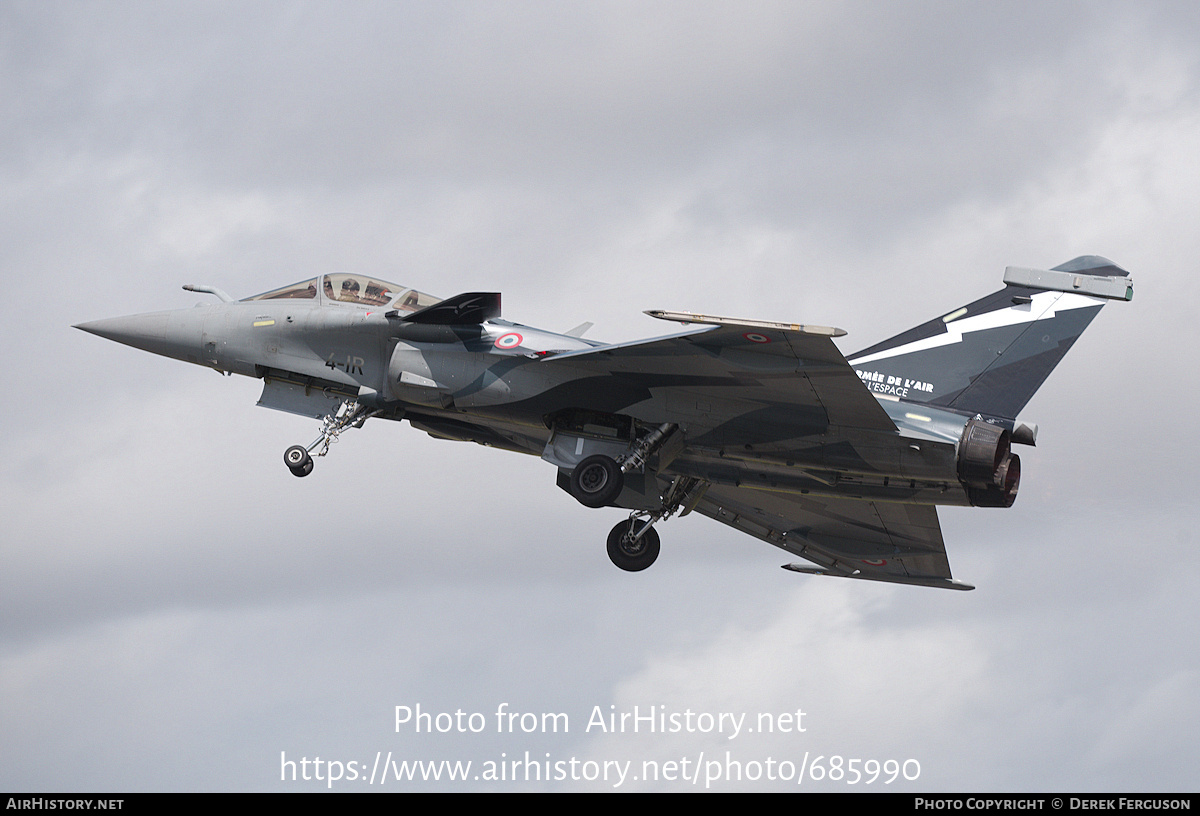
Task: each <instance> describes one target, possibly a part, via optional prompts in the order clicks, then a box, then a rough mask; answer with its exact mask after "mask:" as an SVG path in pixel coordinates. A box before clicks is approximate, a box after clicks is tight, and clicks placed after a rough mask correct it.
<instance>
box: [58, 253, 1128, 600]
mask: <svg viewBox="0 0 1200 816" xmlns="http://www.w3.org/2000/svg"><path fill="white" fill-rule="evenodd" d="M1004 284H1005V286H1004V288H1003V289H1001V290H1000V291H998V292H995V293H993V294H991V295H988V296H987V297H984V298H982V299H980V300H977V301H975V302H973V303H970V304H968V305H966V306H963V307H961V308H958V309H954V310H952V311H950V312H946V313H944V314H942V315H939V316H938V317H935V318H934V319H932V320H930V321H928V322H926V323H922V324H921V325H919V326H917V327H915V328H913V329H910V330H909V331H906V332H903V333H902V334H899V335H897V336H896V337H893V338H891V339H890V340H885V341H884V342H881V343H878V344H876V345H874V346H871V347H870V348H866V349H863V350H862V351H860V352H858V353H857V354H852V355H850V356H849V357H845V356H843V355H842V353H841V352H840V351H839V350H838V348H837V346H836V345H834V342H833V338H835V337H840V336H842V335H844V334H845V332H844V331H842V330H840V329H835V328H829V327H824V326H812V325H800V324H794V323H790V324H789V323H773V322H765V321H759V320H741V319H735V318H729V317H716V316H712V315H704V314H691V313H687V312H666V311H649V312H646V314H649V315H651V316H652V317H656V318H659V319H662V320H666V321H674V322H676V323H680V324H683V325H684V326H686V328H684V329H683V330H681V331H678V332H675V333H672V334H667V335H665V336H660V337H654V338H651V339H646V340H638V341H634V342H627V343H616V344H606V343H600V342H596V341H593V340H590V339H585V338H584V337H583V335H584V334H585V333H586V332H587V330H588V329H589V328H590V327H591V324H590V323H584V324H583V325H581V326H579V327H577V328H575V329H572V330H571V331H568V332H566V333H565V334H559V333H557V332H551V331H545V330H543V329H535V328H530V327H528V326H523V325H521V324H519V323H512V322H509V321H507V320H504V319H501V317H500V295H499V294H498V293H494V292H468V293H465V294H460V295H456V296H455V297H451V298H449V299H446V300H440V299H438V298H436V297H433V296H431V295H428V294H425V293H424V292H419V291H417V290H415V289H409V288H408V287H406V286H399V285H397V284H394V283H389V282H388V281H385V280H382V279H379V278H376V277H373V276H369V275H360V274H345V273H343V274H328V275H320V276H318V277H315V278H312V279H310V280H305V281H301V282H300V283H295V284H292V285H290V286H284V287H282V288H280V289H275V290H272V291H270V292H266V293H264V294H261V295H256V296H254V297H250V298H246V299H244V300H234V299H233V298H231V297H230V296H229V295H227V294H226V293H225V292H224V291H222V290H220V289H217V288H214V287H212V286H191V285H189V286H185V287H184V289H187V290H189V291H192V292H203V293H207V294H210V295H214V296H216V298H217V299H218V300H219V301H220V302H219V303H210V304H208V305H199V306H196V307H194V308H191V309H179V310H174V311H165V312H153V313H150V314H139V315H132V316H129V317H118V318H112V319H108V320H97V321H93V322H90V323H83V324H80V325H78V326H77V327H76V328H79V329H82V330H84V331H86V332H90V333H92V334H96V335H99V336H101V337H105V338H108V339H110V340H115V341H117V342H119V343H125V344H126V345H130V346H134V347H136V348H140V349H144V350H146V351H150V352H153V353H155V354H161V355H164V356H167V357H173V358H175V359H178V360H183V361H185V362H189V363H195V364H197V365H201V366H207V367H210V368H214V369H216V370H217V371H219V372H222V373H224V374H242V375H245V376H248V377H256V378H258V379H261V380H262V381H263V391H262V397H261V398H260V399H259V402H258V404H259V405H262V406H265V407H267V408H274V409H277V410H281V411H289V412H292V413H297V414H303V415H307V416H309V417H312V418H314V419H319V420H320V422H321V430H320V433H319V435H318V436H317V438H316V440H315V441H313V442H312V444H310V445H307V446H305V445H295V446H292V447H290V448H288V449H287V450H286V451H285V452H284V455H283V460H284V463H285V464H286V465H287V467H288V468H289V469H290V470H291V472H292V473H294V474H295V475H296V476H308V475H309V474H310V473H311V472H312V470H313V462H314V457H321V456H324V455H325V454H326V453H327V452H328V451H329V448H330V443H331V442H333V441H334V440H335V439H336V438H337V437H338V435H339V434H341V433H342V432H344V431H346V430H347V429H350V428H357V427H361V426H362V424H363V423H364V422H365V421H366V420H368V419H392V420H407V421H408V423H409V424H410V425H412V426H413V427H414V428H417V429H419V430H422V431H425V432H426V433H428V434H430V435H431V436H433V437H436V438H438V439H448V440H461V441H469V442H476V443H478V444H480V445H485V446H488V447H494V448H501V449H504V450H508V451H515V452H517V453H527V454H532V455H534V456H540V457H541V458H542V459H544V460H545V461H546V462H548V463H549V464H550V465H552V466H553V467H554V468H555V469H556V472H557V484H558V486H559V487H561V488H562V489H563V490H565V491H567V492H568V493H570V494H571V495H572V496H573V497H574V498H575V499H576V500H578V501H579V503H581V504H583V505H585V506H586V507H619V508H623V509H625V510H628V511H629V515H628V517H627V518H625V519H624V520H622V521H621V522H620V523H619V524H617V525H616V527H614V528H613V530H612V532H611V533H610V534H609V536H608V554H609V557H610V558H611V559H612V561H613V563H614V564H616V565H617V566H618V567H620V568H621V569H623V570H628V571H637V570H642V569H645V568H646V567H648V566H650V565H651V564H652V563H654V560H655V559H656V558H657V557H658V553H659V535H658V531H657V530H656V525H658V524H659V523H660V522H662V521H664V520H665V519H667V518H669V517H670V516H672V515H675V514H676V513H678V514H679V515H680V516H684V515H687V514H688V513H692V512H696V513H701V514H703V515H705V516H708V517H709V518H712V519H715V520H716V521H719V522H721V523H722V524H726V525H728V526H729V527H732V528H734V529H736V530H739V531H741V532H743V533H748V534H749V535H752V536H755V537H756V538H760V539H762V540H763V541H766V542H767V543H769V544H774V545H775V546H776V547H779V548H781V549H783V550H786V551H787V552H789V553H791V554H793V555H796V556H800V557H801V558H804V559H806V560H807V561H808V562H810V563H811V564H812V565H813V566H808V565H801V564H786V565H785V568H786V569H791V570H794V571H796V572H803V573H810V574H815V575H836V576H843V577H847V578H861V579H866V580H873V581H891V582H896V583H903V584H916V585H921V586H931V587H946V588H951V589H972V588H973V587H972V586H971V585H970V584H967V583H964V582H962V581H958V580H955V579H954V578H953V577H952V576H951V573H950V564H949V561H948V559H947V557H946V549H945V545H944V543H943V541H942V534H941V529H940V526H939V524H938V517H937V509H936V508H937V505H957V506H974V507H1010V506H1011V505H1012V503H1013V501H1014V500H1015V499H1016V496H1017V487H1018V484H1019V482H1020V478H1021V460H1020V457H1018V456H1017V455H1016V454H1015V453H1013V452H1012V446H1013V445H1014V444H1022V445H1033V444H1034V442H1035V440H1036V437H1037V426H1036V425H1034V424H1032V423H1029V422H1026V421H1024V420H1023V419H1018V414H1019V413H1020V412H1021V410H1022V409H1023V408H1024V407H1025V405H1026V404H1027V403H1028V402H1029V400H1030V398H1031V397H1032V396H1033V394H1034V392H1035V391H1036V390H1037V389H1038V387H1039V386H1040V385H1041V384H1042V382H1044V381H1045V379H1046V377H1047V376H1048V375H1049V374H1050V372H1051V371H1052V370H1053V369H1054V367H1055V366H1056V365H1057V364H1058V362H1059V360H1061V359H1062V357H1063V355H1064V354H1065V353H1066V352H1067V350H1068V349H1070V347H1071V345H1072V344H1073V343H1074V342H1075V340H1076V338H1078V337H1079V335H1080V334H1081V333H1082V332H1083V330H1084V329H1085V328H1086V327H1087V325H1088V324H1089V323H1090V322H1091V320H1092V319H1093V318H1094V317H1095V316H1096V314H1097V313H1098V312H1099V311H1100V309H1101V307H1102V306H1103V305H1104V304H1105V302H1107V301H1108V300H1131V299H1132V298H1133V282H1132V280H1131V279H1130V277H1129V273H1128V272H1126V271H1125V270H1124V269H1121V268H1120V267H1119V266H1117V265H1116V264H1114V263H1112V262H1111V261H1109V260H1107V259H1105V258H1101V257H1098V256H1092V255H1089V256H1084V257H1080V258H1076V259H1074V260H1072V261H1068V262H1067V263H1064V264H1062V265H1060V266H1057V267H1055V268H1053V269H1048V270H1046V269H1027V268H1018V267H1008V268H1007V270H1006V271H1005V274H1004Z"/></svg>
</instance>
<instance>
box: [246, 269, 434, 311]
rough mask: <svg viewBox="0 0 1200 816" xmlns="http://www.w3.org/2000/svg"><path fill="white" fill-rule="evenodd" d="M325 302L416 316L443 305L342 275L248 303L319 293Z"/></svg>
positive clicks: (257, 297) (376, 282)
mask: <svg viewBox="0 0 1200 816" xmlns="http://www.w3.org/2000/svg"><path fill="white" fill-rule="evenodd" d="M318 289H320V290H321V295H322V297H323V298H324V299H325V300H329V301H339V302H341V303H361V304H363V305H365V306H387V305H389V304H390V305H391V307H392V308H393V309H399V310H400V311H402V312H415V311H417V310H418V309H424V308H425V307H426V306H432V305H433V304H435V303H438V302H440V301H441V298H435V297H434V296H433V295H427V294H425V293H424V292H418V291H417V290H416V289H409V288H407V287H405V286H398V285H397V284H394V283H388V282H387V281H382V280H379V279H378V278H372V277H368V276H366V275H354V274H350V273H345V272H339V273H337V274H335V275H320V276H318V277H315V278H310V279H309V280H306V281H301V282H300V283H293V284H291V285H289V286H284V287H281V288H279V289H272V290H271V291H270V292H263V293H262V294H261V295H255V296H254V297H248V298H245V300H247V301H250V300H288V299H298V300H314V299H316V297H317V290H318Z"/></svg>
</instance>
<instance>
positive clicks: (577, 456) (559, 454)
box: [542, 431, 629, 470]
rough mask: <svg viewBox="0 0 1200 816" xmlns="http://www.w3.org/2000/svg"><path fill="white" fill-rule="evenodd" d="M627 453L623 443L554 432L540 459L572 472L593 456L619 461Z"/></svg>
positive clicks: (627, 445) (625, 444)
mask: <svg viewBox="0 0 1200 816" xmlns="http://www.w3.org/2000/svg"><path fill="white" fill-rule="evenodd" d="M628 452H629V444H628V443H626V442H624V441H614V440H609V439H595V438H593V437H589V436H579V435H577V434H571V433H563V432H561V431H555V432H554V434H553V435H551V437H550V441H549V442H547V443H546V449H545V450H544V451H542V458H543V459H545V460H546V461H547V462H549V463H550V464H552V465H555V466H557V467H560V468H565V469H566V470H574V469H575V466H576V465H577V464H579V463H580V462H582V461H583V460H584V459H586V458H588V457H589V456H592V455H594V454H597V453H603V454H604V455H605V456H608V457H610V458H612V459H619V458H620V457H622V456H624V455H625V454H626V453H628Z"/></svg>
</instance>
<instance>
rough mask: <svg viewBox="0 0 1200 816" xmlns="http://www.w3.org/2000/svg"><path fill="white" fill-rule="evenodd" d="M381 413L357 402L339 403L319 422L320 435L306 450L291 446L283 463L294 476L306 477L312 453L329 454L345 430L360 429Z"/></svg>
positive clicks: (285, 454) (311, 460)
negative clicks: (330, 448) (331, 447)
mask: <svg viewBox="0 0 1200 816" xmlns="http://www.w3.org/2000/svg"><path fill="white" fill-rule="evenodd" d="M379 413H381V412H380V411H378V410H372V409H369V408H367V407H365V406H362V405H359V404H358V403H357V402H343V403H340V404H339V405H338V407H337V410H335V411H334V412H333V413H330V414H327V415H326V416H325V417H324V418H323V419H322V420H321V435H320V436H318V437H317V438H316V440H315V441H314V442H313V443H312V444H311V445H309V446H308V447H307V448H306V447H304V446H303V445H292V446H291V447H290V448H288V449H287V450H286V451H284V452H283V463H284V464H285V465H287V467H288V470H290V471H291V472H292V475H294V476H301V477H303V476H307V475H308V474H310V473H312V469H313V458H312V455H311V454H312V452H313V451H314V450H317V448H320V450H319V451H318V452H317V456H324V455H325V454H327V453H329V446H330V445H332V444H333V443H334V442H336V441H337V439H338V435H339V434H341V432H342V431H344V430H346V429H347V428H350V427H354V428H361V427H362V426H363V423H364V422H366V421H367V420H368V419H370V418H371V417H373V416H376V415H378V414H379Z"/></svg>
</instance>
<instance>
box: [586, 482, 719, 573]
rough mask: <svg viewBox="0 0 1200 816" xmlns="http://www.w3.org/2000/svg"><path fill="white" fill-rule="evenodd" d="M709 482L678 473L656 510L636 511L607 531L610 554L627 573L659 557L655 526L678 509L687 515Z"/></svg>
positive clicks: (645, 565)
mask: <svg viewBox="0 0 1200 816" xmlns="http://www.w3.org/2000/svg"><path fill="white" fill-rule="evenodd" d="M707 489H708V482H705V481H702V480H700V479H694V478H692V477H690V476H676V477H675V479H674V480H673V481H672V482H671V486H670V487H668V488H667V490H666V492H664V493H663V495H662V505H661V506H660V507H659V508H658V509H657V510H654V511H650V510H634V511H633V512H632V513H630V514H629V518H627V519H626V520H625V521H622V522H621V523H620V524H618V525H617V526H616V527H613V528H612V532H610V533H609V534H608V557H609V559H611V560H612V562H613V563H614V564H616V565H617V566H618V567H620V568H621V569H623V570H625V571H626V572H641V571H642V570H644V569H646V567H648V566H650V565H651V564H653V563H654V560H655V559H656V558H658V549H659V539H658V531H657V530H655V529H654V525H655V524H657V523H658V522H660V521H662V520H664V519H667V518H670V517H671V516H673V515H675V513H676V512H677V511H679V510H682V511H683V512H682V513H680V516H686V515H687V514H688V513H690V512H692V510H693V509H694V508H695V507H696V505H697V504H698V503H699V502H700V499H701V497H702V496H704V491H706V490H707Z"/></svg>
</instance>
